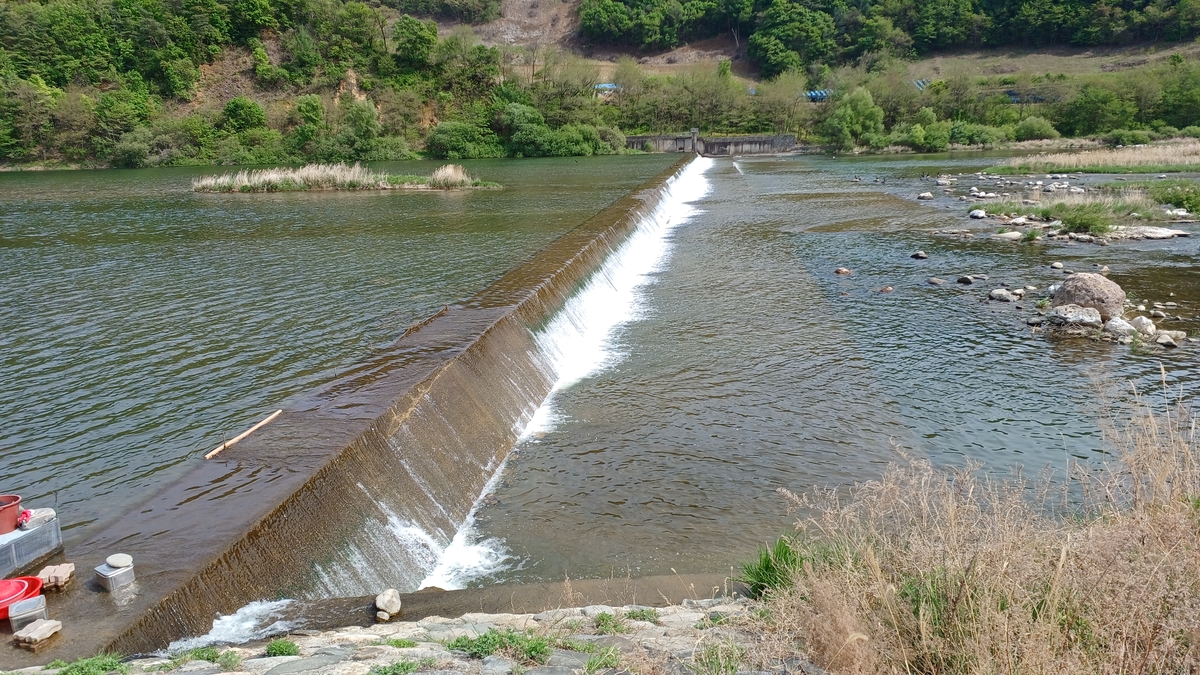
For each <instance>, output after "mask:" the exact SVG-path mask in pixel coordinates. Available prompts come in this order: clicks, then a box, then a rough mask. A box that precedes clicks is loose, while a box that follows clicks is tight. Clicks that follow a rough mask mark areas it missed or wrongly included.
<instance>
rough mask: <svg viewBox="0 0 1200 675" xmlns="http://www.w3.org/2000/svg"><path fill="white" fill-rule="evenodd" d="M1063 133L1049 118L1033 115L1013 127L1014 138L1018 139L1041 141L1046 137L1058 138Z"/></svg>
mask: <svg viewBox="0 0 1200 675" xmlns="http://www.w3.org/2000/svg"><path fill="white" fill-rule="evenodd" d="M1060 135H1061V134H1059V133H1058V129H1055V128H1054V125H1053V124H1051V123H1050V122H1049V120H1047V119H1045V118H1043V117H1038V116H1037V115H1031V116H1029V117H1026V118H1025V119H1023V120H1021V121H1020V122H1018V123H1017V126H1016V127H1015V128H1014V129H1013V138H1014V139H1016V140H1018V141H1040V140H1042V139H1046V138H1058V137H1059V136H1060Z"/></svg>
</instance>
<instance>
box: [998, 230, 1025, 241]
mask: <svg viewBox="0 0 1200 675" xmlns="http://www.w3.org/2000/svg"><path fill="white" fill-rule="evenodd" d="M1024 236H1025V235H1024V234H1022V233H1021V232H1001V233H1000V234H993V235H992V239H1004V240H1006V241H1016V240H1018V239H1020V238H1021V237H1024Z"/></svg>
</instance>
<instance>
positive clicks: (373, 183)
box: [192, 163, 499, 192]
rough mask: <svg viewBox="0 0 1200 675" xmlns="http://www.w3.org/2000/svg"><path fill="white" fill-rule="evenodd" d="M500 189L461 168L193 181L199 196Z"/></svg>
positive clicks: (246, 174)
mask: <svg viewBox="0 0 1200 675" xmlns="http://www.w3.org/2000/svg"><path fill="white" fill-rule="evenodd" d="M487 187H499V185H498V184H496V183H488V182H485V181H481V180H477V179H475V178H473V177H471V175H470V174H468V173H467V172H466V171H465V170H464V169H463V168H462V167H461V166H459V165H458V164H446V165H444V166H440V167H438V168H437V169H434V171H433V173H432V174H430V175H428V176H417V175H409V174H401V175H396V174H385V173H377V172H375V171H371V170H370V169H368V168H365V167H363V166H359V165H358V164H357V163H356V164H354V166H347V165H346V164H306V165H304V166H302V167H299V168H294V169H292V168H275V169H254V170H252V171H237V172H230V173H224V174H221V175H219V176H203V177H201V178H197V179H195V180H193V181H192V190H194V191H196V192H298V191H302V190H397V189H404V190H457V189H463V188H487Z"/></svg>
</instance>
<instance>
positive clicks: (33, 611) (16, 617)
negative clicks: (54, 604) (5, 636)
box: [8, 595, 50, 633]
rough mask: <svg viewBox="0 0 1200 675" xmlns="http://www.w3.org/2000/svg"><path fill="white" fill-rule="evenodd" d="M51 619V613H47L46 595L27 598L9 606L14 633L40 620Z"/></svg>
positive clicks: (10, 621)
mask: <svg viewBox="0 0 1200 675" xmlns="http://www.w3.org/2000/svg"><path fill="white" fill-rule="evenodd" d="M49 618H50V612H48V611H46V596H44V595H39V596H37V597H33V598H26V599H25V600H22V601H20V602H14V603H13V604H11V605H9V606H8V623H9V624H10V625H11V626H12V632H14V633H15V632H17V631H19V630H21V629H22V628H24V627H25V626H28V625H29V624H31V623H33V622H34V621H37V620H38V619H49Z"/></svg>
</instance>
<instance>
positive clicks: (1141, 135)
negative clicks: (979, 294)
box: [1104, 129, 1154, 145]
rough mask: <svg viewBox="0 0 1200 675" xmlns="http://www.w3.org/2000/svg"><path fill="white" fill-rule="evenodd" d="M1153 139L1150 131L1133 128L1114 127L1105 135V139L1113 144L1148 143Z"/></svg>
mask: <svg viewBox="0 0 1200 675" xmlns="http://www.w3.org/2000/svg"><path fill="white" fill-rule="evenodd" d="M1153 140H1154V138H1153V137H1151V135H1150V132H1148V131H1140V130H1131V129H1114V130H1113V131H1110V132H1108V133H1107V134H1105V136H1104V141H1105V142H1106V143H1109V144H1111V145H1146V144H1147V143H1149V142H1150V141H1153Z"/></svg>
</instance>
